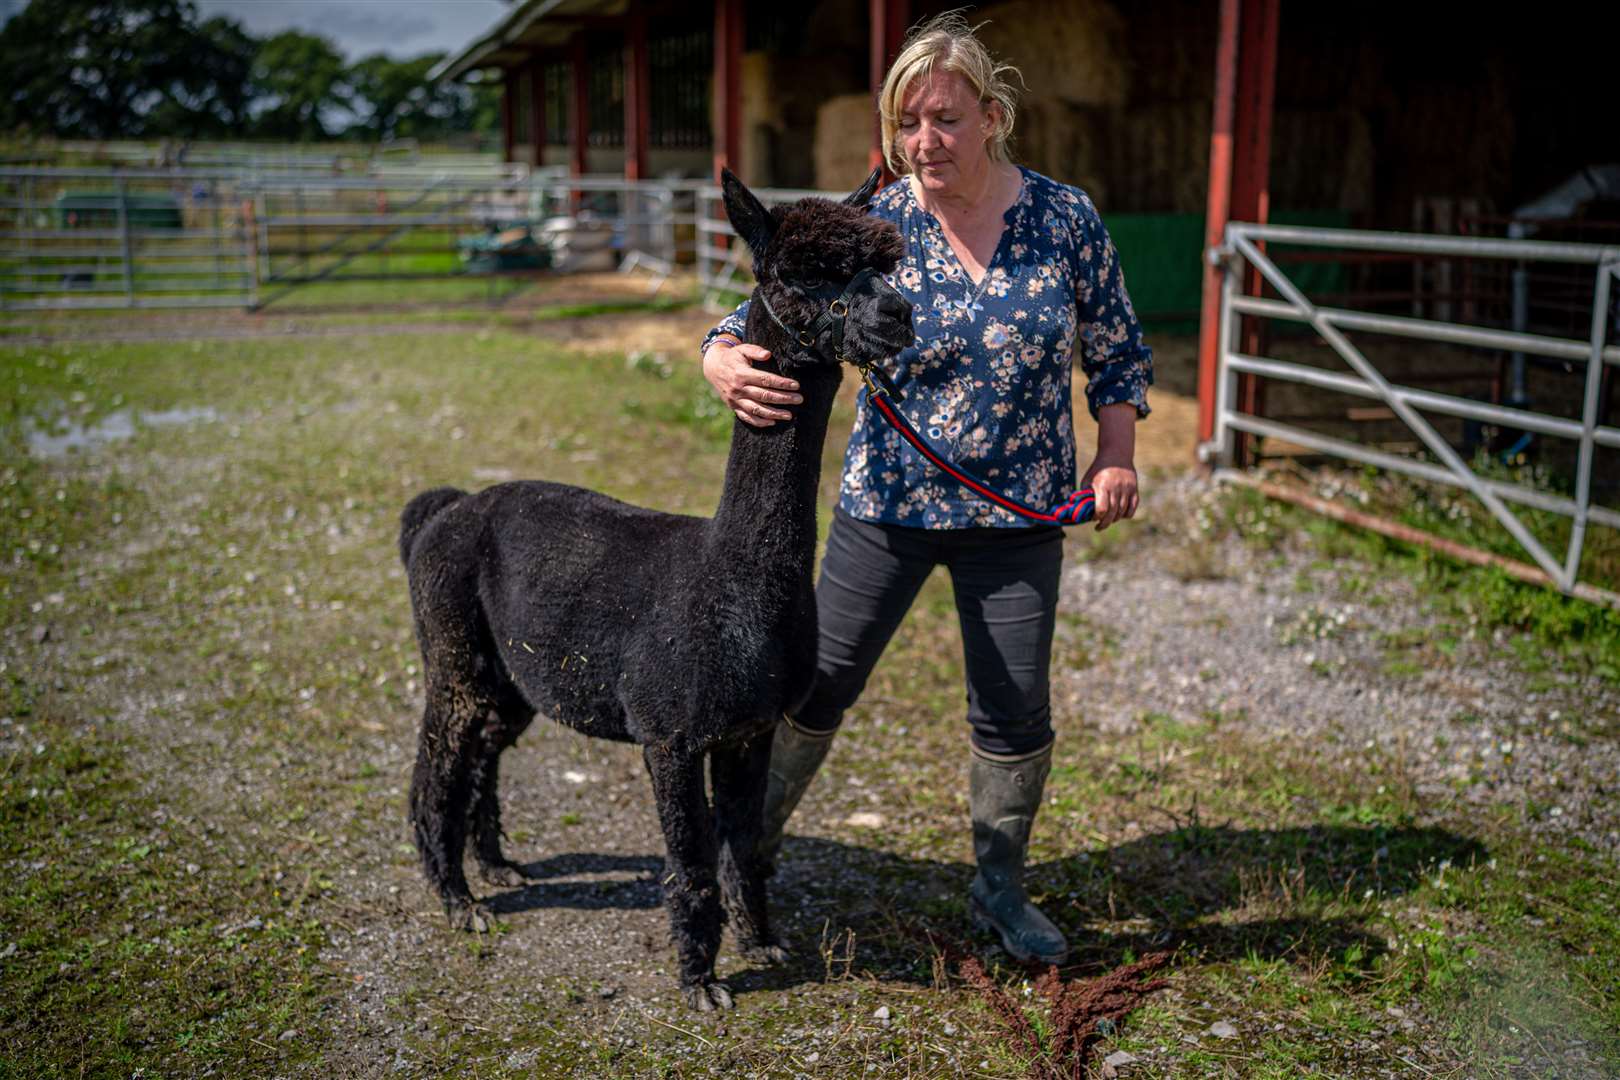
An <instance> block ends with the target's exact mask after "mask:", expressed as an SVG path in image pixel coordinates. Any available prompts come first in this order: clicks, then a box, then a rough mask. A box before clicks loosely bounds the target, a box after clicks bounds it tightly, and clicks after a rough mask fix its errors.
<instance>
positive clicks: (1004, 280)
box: [704, 169, 1153, 529]
mask: <svg viewBox="0 0 1620 1080" xmlns="http://www.w3.org/2000/svg"><path fill="white" fill-rule="evenodd" d="M1020 171H1021V172H1022V173H1023V178H1024V184H1023V190H1022V192H1021V193H1020V194H1019V196H1018V200H1017V201H1016V202H1015V203H1014V204H1013V206H1012V207H1011V208H1009V209H1008V211H1007V216H1006V222H1007V226H1006V229H1005V230H1004V231H1003V232H1002V235H1001V243H1000V245H999V246H998V247H997V248H996V251H995V254H994V256H992V258H991V260H990V263H989V266H988V267H987V269H986V271H985V274H984V276H983V278H982V279H981V280H980V281H979V283H978V284H977V285H975V284H974V283H973V281H972V279H971V278H969V277H968V275H967V272H966V271H965V270H964V269H963V268H962V264H961V263H960V261H958V259H957V257H956V253H955V252H954V251H953V250H952V249H951V246H950V244H949V243H948V242H947V241H946V239H945V236H944V233H943V232H942V231H941V229H940V225H939V221H938V220H937V219H936V218H935V217H934V215H933V214H930V213H929V212H928V211H926V210H924V209H923V208H922V207H921V206H920V205H919V204H918V202H917V199H916V196H915V195H914V194H913V192H912V190H911V184H910V183H909V182H908V181H906V180H905V179H904V178H902V179H900V180H898V181H896V182H895V183H893V184H890V185H889V186H888V187H886V188H884V189H883V190H882V191H880V192H878V193H877V194H876V195H875V196H874V197H873V199H872V206H871V213H873V214H874V215H876V216H877V217H880V218H884V219H886V220H888V221H892V222H894V223H895V225H897V226H898V227H899V229H900V235H901V237H902V238H903V239H904V240H905V255H904V256H903V257H902V259H901V261H900V265H899V266H897V267H896V268H895V272H894V273H893V274H890V275H888V276H887V280H888V282H889V284H891V285H893V286H894V287H895V288H896V289H898V290H899V291H900V293H901V295H902V296H904V297H906V299H908V300H910V301H911V303H912V306H913V307H912V322H913V326H914V328H915V330H916V335H917V339H916V341H915V343H913V345H912V346H911V347H910V348H908V349H905V350H903V351H902V352H900V353H899V355H897V356H896V357H894V358H893V359H892V360H890V361H889V363H888V364H887V369H888V372H889V374H890V375H891V376H893V378H894V381H895V383H896V384H898V386H899V387H900V389H901V390H902V391H903V392H904V394H905V398H906V400H905V401H904V402H903V403H902V404H901V405H899V406H898V407H899V408H901V409H902V410H904V411H905V412H906V414H907V416H909V417H910V418H911V421H912V423H913V425H915V426H916V427H917V429H918V430H919V431H921V432H922V433H923V434H924V435H926V436H927V437H928V439H929V441H930V442H932V443H933V445H934V446H935V448H936V449H938V450H940V451H941V452H943V453H944V454H946V455H947V456H948V457H951V458H953V459H955V460H956V461H957V462H958V463H960V464H961V465H962V466H963V467H965V468H966V469H967V470H968V471H969V472H973V473H976V474H977V475H978V476H979V478H980V479H982V480H984V481H986V482H987V483H989V484H990V485H991V486H993V487H995V488H997V489H998V490H1000V491H1003V492H1005V493H1006V494H1008V495H1010V496H1012V497H1013V498H1014V499H1017V500H1020V501H1022V502H1024V503H1026V504H1028V505H1033V506H1050V505H1053V504H1054V503H1056V502H1057V501H1058V498H1059V497H1060V496H1062V495H1066V494H1068V493H1069V492H1070V491H1072V490H1073V489H1074V486H1075V460H1074V458H1075V453H1074V431H1073V424H1072V420H1071V415H1072V412H1071V409H1072V406H1071V403H1070V397H1069V382H1070V370H1071V359H1072V357H1073V355H1074V353H1075V350H1076V342H1077V340H1078V346H1079V353H1080V366H1081V368H1082V370H1084V372H1085V374H1086V402H1087V404H1088V405H1089V406H1090V408H1091V415H1092V417H1093V419H1095V418H1096V416H1097V410H1098V409H1099V408H1101V407H1102V406H1104V405H1113V404H1119V403H1123V402H1128V403H1130V404H1132V405H1134V406H1136V411H1137V414H1138V415H1139V416H1146V415H1147V414H1148V405H1147V388H1148V386H1149V385H1150V384H1151V383H1152V382H1153V354H1152V351H1151V350H1150V349H1148V347H1147V346H1146V345H1145V344H1143V342H1142V328H1141V326H1140V325H1139V324H1138V323H1137V321H1136V313H1135V312H1134V311H1132V309H1131V301H1130V297H1129V296H1127V295H1126V292H1125V279H1124V276H1123V274H1122V273H1121V271H1120V267H1119V260H1118V258H1117V257H1116V255H1115V253H1114V246H1113V244H1112V242H1111V241H1110V240H1109V239H1108V231H1107V230H1106V229H1105V228H1103V223H1102V219H1101V218H1100V217H1099V216H1098V215H1097V208H1096V207H1095V206H1093V205H1092V203H1091V200H1090V199H1089V198H1088V197H1087V196H1086V194H1085V192H1083V191H1081V190H1080V189H1078V188H1074V187H1070V186H1069V185H1067V184H1060V183H1058V182H1056V181H1055V180H1051V179H1048V178H1047V177H1045V176H1042V175H1041V174H1040V173H1037V172H1034V171H1033V170H1031V169H1021V170H1020ZM747 317H748V304H747V302H746V301H745V302H744V303H743V304H742V306H740V307H739V308H737V310H736V311H734V312H732V313H731V314H730V315H727V316H726V317H725V318H724V319H723V320H722V321H721V323H720V325H719V326H717V327H715V328H714V330H712V331H710V333H709V336H708V337H706V338H705V339H704V346H705V347H707V346H708V343H709V338H712V337H713V336H714V335H715V334H718V333H728V334H731V335H733V336H735V337H737V338H742V337H743V335H744V333H745V329H746V327H747ZM860 393H861V396H860V399H859V402H858V405H857V409H856V414H855V431H854V433H853V434H852V435H851V436H850V440H849V449H848V450H847V452H846V453H845V454H844V478H843V486H842V492H841V495H840V498H839V506H840V507H841V508H842V509H843V510H844V512H845V513H847V514H849V515H851V516H852V517H855V518H859V519H861V520H863V521H875V522H885V523H889V524H895V525H910V526H914V527H920V528H925V529H957V528H965V527H969V526H977V525H993V526H1026V525H1028V524H1029V523H1028V522H1026V521H1024V520H1023V519H1022V518H1019V517H1017V516H1015V515H1013V514H1012V513H1010V512H1008V511H1006V510H1003V509H1002V508H1000V507H998V506H994V505H992V504H991V503H989V502H986V501H985V500H983V499H981V498H979V497H978V496H976V495H974V494H973V493H972V492H970V491H968V490H967V489H965V488H963V487H961V486H960V485H958V484H956V483H955V482H954V481H952V480H951V479H950V478H949V477H947V476H944V475H942V474H941V473H940V472H939V471H938V470H936V469H935V468H934V467H933V466H932V465H930V464H929V463H928V462H927V461H926V460H925V459H924V458H923V457H922V455H920V454H918V453H917V451H916V450H915V449H913V448H912V447H911V446H910V444H908V443H906V442H905V441H904V440H903V439H901V438H900V436H899V434H898V433H897V432H895V431H894V430H893V429H892V428H890V427H889V425H888V424H887V423H885V422H884V420H883V418H882V417H881V416H879V415H878V414H877V413H876V411H875V410H873V409H871V408H868V407H867V405H866V390H865V389H864V388H862V390H861V392H860Z"/></svg>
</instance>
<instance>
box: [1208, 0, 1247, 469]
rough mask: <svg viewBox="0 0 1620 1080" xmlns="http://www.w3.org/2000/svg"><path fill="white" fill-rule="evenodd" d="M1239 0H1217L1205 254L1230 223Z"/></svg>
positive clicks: (1211, 393) (1216, 308)
mask: <svg viewBox="0 0 1620 1080" xmlns="http://www.w3.org/2000/svg"><path fill="white" fill-rule="evenodd" d="M1241 4H1242V0H1221V13H1220V28H1219V36H1218V37H1217V38H1216V44H1215V114H1214V117H1213V118H1212V121H1211V124H1210V136H1209V195H1208V198H1207V200H1206V202H1205V209H1204V250H1205V251H1208V250H1209V249H1210V248H1212V247H1215V246H1217V245H1218V244H1219V243H1220V242H1221V237H1222V236H1223V235H1224V234H1225V232H1226V223H1227V221H1229V220H1230V219H1231V205H1232V203H1231V199H1232V114H1233V112H1234V111H1235V106H1236V97H1237V48H1238V18H1239V8H1240V6H1241ZM1221 275H1222V270H1221V268H1220V267H1219V266H1209V265H1205V267H1204V293H1203V300H1202V302H1201V303H1200V305H1199V320H1198V441H1199V443H1200V444H1202V443H1206V442H1208V441H1209V440H1210V439H1211V438H1213V437H1214V435H1215V378H1216V371H1215V353H1216V351H1217V348H1218V342H1217V335H1218V333H1219V329H1220V307H1221Z"/></svg>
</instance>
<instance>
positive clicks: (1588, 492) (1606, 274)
mask: <svg viewBox="0 0 1620 1080" xmlns="http://www.w3.org/2000/svg"><path fill="white" fill-rule="evenodd" d="M1266 242H1272V243H1281V244H1291V245H1302V246H1307V247H1319V248H1334V249H1349V250H1361V251H1368V250H1373V251H1389V252H1405V253H1422V254H1429V255H1449V256H1455V257H1462V258H1470V259H1499V260H1510V261H1513V262H1515V263H1519V264H1522V263H1525V262H1530V261H1551V262H1560V263H1569V264H1584V265H1589V266H1591V267H1593V268H1594V270H1595V274H1594V285H1593V290H1592V307H1591V313H1592V314H1591V333H1590V336H1589V338H1588V339H1587V340H1586V341H1579V340H1576V339H1572V338H1556V337H1551V336H1548V335H1541V334H1529V333H1523V332H1513V331H1506V330H1496V329H1492V328H1489V327H1483V326H1471V325H1461V324H1456V323H1452V322H1450V321H1449V320H1443V319H1426V318H1406V317H1396V316H1390V315H1380V314H1374V313H1369V312H1356V311H1348V310H1345V309H1342V308H1333V307H1324V306H1319V305H1316V304H1313V303H1312V302H1311V301H1310V300H1309V299H1307V298H1306V296H1305V295H1304V293H1303V292H1301V290H1300V289H1299V288H1298V287H1297V286H1296V285H1295V283H1294V282H1293V281H1292V280H1290V279H1289V277H1288V275H1287V274H1286V273H1284V272H1283V271H1282V270H1280V269H1279V268H1278V266H1277V264H1276V262H1275V261H1273V260H1272V259H1271V258H1270V257H1269V255H1268V254H1267V253H1266V252H1265V251H1264V250H1262V247H1261V245H1262V244H1264V243H1266ZM1212 256H1213V257H1215V258H1217V259H1219V260H1220V261H1221V263H1222V265H1223V273H1224V281H1223V287H1222V291H1221V306H1220V315H1219V318H1220V332H1219V334H1218V350H1217V352H1218V366H1217V383H1216V388H1215V390H1216V401H1215V412H1216V419H1215V434H1214V438H1213V439H1212V440H1211V442H1210V443H1209V444H1207V445H1206V446H1204V447H1201V448H1200V453H1201V455H1202V456H1204V457H1205V459H1206V460H1213V461H1215V462H1217V463H1219V464H1222V465H1230V464H1231V460H1232V453H1233V446H1232V442H1233V439H1232V433H1233V432H1236V431H1242V432H1248V433H1250V434H1254V435H1259V436H1266V437H1271V438H1276V439H1281V440H1285V441H1288V442H1291V443H1294V444H1296V445H1299V446H1302V447H1305V448H1306V449H1309V450H1313V451H1315V452H1317V453H1321V454H1327V455H1330V456H1336V457H1341V458H1344V459H1347V460H1351V461H1357V462H1361V463H1364V464H1369V465H1375V466H1377V467H1379V468H1383V469H1387V470H1390V471H1392V472H1399V473H1404V474H1406V475H1410V476H1416V477H1419V478H1422V479H1425V480H1429V481H1432V482H1437V483H1442V484H1448V485H1451V486H1455V487H1460V488H1463V489H1465V490H1467V491H1469V492H1471V493H1472V494H1473V495H1474V496H1475V497H1476V498H1478V499H1479V501H1480V502H1481V503H1482V504H1483V505H1484V506H1485V507H1486V508H1487V509H1488V510H1489V511H1490V513H1491V515H1492V516H1493V517H1494V518H1495V519H1496V520H1497V521H1498V522H1499V523H1500V524H1501V525H1502V526H1503V528H1505V529H1506V530H1507V531H1508V532H1509V534H1510V535H1512V536H1513V538H1514V539H1515V540H1516V541H1518V542H1519V544H1520V545H1521V546H1522V547H1523V548H1524V550H1525V551H1526V552H1527V553H1528V554H1529V555H1530V557H1531V558H1532V559H1533V560H1534V562H1535V563H1536V565H1537V566H1539V567H1540V569H1541V572H1542V573H1543V574H1544V575H1545V579H1546V580H1547V581H1549V582H1550V583H1552V584H1554V585H1556V586H1557V587H1558V588H1559V589H1560V590H1562V591H1564V592H1567V593H1573V592H1577V591H1579V592H1580V593H1581V594H1582V595H1587V596H1591V595H1596V594H1601V595H1602V596H1604V597H1605V598H1607V597H1610V596H1612V594H1608V593H1605V592H1604V591H1603V590H1595V589H1593V588H1592V587H1591V586H1587V585H1583V584H1582V583H1581V582H1580V580H1579V578H1580V565H1581V554H1582V549H1583V545H1584V542H1585V535H1586V528H1587V525H1588V523H1589V522H1595V523H1597V524H1602V525H1606V526H1609V527H1620V513H1616V512H1615V511H1612V510H1607V509H1604V508H1602V507H1596V506H1593V505H1592V468H1593V459H1594V454H1595V450H1596V448H1597V447H1599V446H1603V447H1609V448H1620V428H1615V427H1611V426H1606V425H1602V424H1599V423H1598V414H1599V404H1600V396H1601V395H1600V388H1601V386H1602V384H1603V372H1604V369H1605V366H1606V365H1617V364H1620V348H1617V347H1615V346H1611V345H1609V344H1608V334H1609V322H1610V296H1611V290H1612V288H1613V283H1614V279H1615V278H1616V277H1617V276H1620V248H1615V247H1606V246H1602V245H1595V244H1574V243H1546V242H1536V241H1527V240H1513V239H1509V240H1487V239H1476V238H1467V237H1450V236H1419V235H1409V234H1405V233H1381V232H1353V231H1349V230H1341V229H1304V228H1290V227H1286V226H1268V225H1253V224H1246V223H1241V222H1234V223H1232V224H1230V225H1228V227H1227V231H1226V236H1225V240H1224V243H1223V245H1222V247H1221V248H1220V249H1218V250H1217V251H1215V252H1213V253H1212ZM1245 266H1247V267H1250V268H1252V269H1254V270H1255V271H1257V272H1258V273H1259V274H1260V275H1261V276H1262V277H1263V278H1264V280H1265V281H1266V282H1267V283H1268V284H1269V285H1270V286H1271V287H1272V288H1273V289H1274V290H1276V292H1277V294H1278V296H1279V297H1280V298H1281V299H1278V300H1272V299H1264V298H1260V297H1252V296H1243V295H1240V294H1239V288H1240V285H1239V282H1240V281H1241V278H1242V275H1243V274H1244V272H1245V271H1244V267H1245ZM1242 315H1250V316H1259V317H1263V318H1273V319H1282V320H1288V321H1293V322H1301V323H1305V324H1307V325H1309V326H1311V327H1312V328H1313V329H1314V330H1315V331H1316V333H1317V334H1318V335H1319V336H1320V337H1321V338H1322V340H1323V341H1325V342H1326V343H1327V344H1328V345H1329V346H1330V347H1331V348H1332V349H1333V351H1334V353H1335V354H1336V355H1337V356H1338V357H1339V359H1341V360H1342V361H1343V362H1344V363H1345V365H1346V366H1347V367H1349V368H1350V370H1351V372H1352V373H1353V374H1348V375H1347V374H1340V373H1335V372H1329V371H1325V370H1322V369H1320V368H1313V367H1309V366H1306V365H1301V364H1294V363H1288V362H1284V361H1281V360H1276V359H1272V358H1267V357H1258V356H1250V355H1245V354H1244V353H1242V352H1240V351H1239V349H1238V348H1237V342H1236V337H1237V334H1236V326H1237V322H1238V319H1239V317H1240V316H1242ZM1345 330H1361V331H1370V332H1375V333H1381V334H1389V335H1394V336H1399V337H1407V338H1415V339H1420V340H1428V341H1437V342H1446V343H1450V344H1457V345H1466V346H1472V347H1481V348H1490V349H1500V350H1508V351H1514V352H1517V353H1520V354H1523V353H1532V354H1537V355H1542V356H1548V357H1555V358H1560V359H1564V360H1566V361H1580V362H1583V363H1584V364H1585V365H1586V366H1585V372H1584V376H1585V378H1584V385H1583V391H1582V397H1581V419H1580V420H1579V421H1574V420H1570V419H1568V418H1564V417H1558V416H1553V415H1551V414H1547V413H1540V412H1536V411H1535V410H1532V409H1528V408H1516V407H1510V406H1503V405H1494V404H1489V403H1483V402H1477V401H1472V400H1469V399H1466V398H1462V397H1458V396H1455V395H1449V394H1443V393H1436V392H1433V391H1429V390H1423V389H1419V388H1415V387H1410V386H1404V385H1400V384H1397V383H1394V382H1392V381H1391V380H1390V379H1388V378H1387V377H1386V376H1385V375H1384V374H1383V373H1382V372H1380V371H1379V370H1378V368H1377V367H1376V365H1374V364H1373V363H1372V362H1371V361H1370V360H1369V359H1368V357H1367V356H1366V355H1365V354H1364V353H1363V352H1362V351H1361V350H1360V349H1358V348H1357V347H1356V346H1355V345H1354V344H1352V343H1351V342H1350V340H1349V339H1348V338H1347V337H1346V336H1345V333H1344V331H1345ZM1240 373H1245V374H1249V375H1254V376H1263V377H1266V378H1271V379H1279V380H1284V381H1288V382H1295V383H1303V384H1307V385H1312V386H1317V387H1320V388H1323V389H1329V390H1333V391H1336V392H1339V393H1347V394H1353V395H1356V396H1359V397H1364V398H1371V399H1374V400H1377V401H1380V402H1382V403H1383V404H1384V405H1385V406H1387V407H1388V408H1389V410H1390V411H1391V412H1393V413H1394V414H1395V416H1396V417H1397V418H1399V419H1400V420H1401V421H1402V422H1403V423H1404V424H1405V425H1406V427H1407V428H1408V429H1409V430H1410V431H1411V432H1412V433H1413V434H1414V435H1416V436H1417V437H1418V439H1419V440H1420V441H1421V443H1422V444H1423V446H1424V447H1425V448H1426V449H1427V450H1428V451H1429V453H1430V454H1431V455H1433V457H1434V458H1435V459H1436V461H1437V462H1438V464H1431V463H1428V462H1424V461H1420V460H1417V459H1414V458H1409V457H1402V456H1399V455H1395V454H1389V453H1385V452H1383V451H1379V450H1376V449H1374V448H1372V447H1368V446H1363V445H1361V444H1358V443H1355V442H1351V441H1349V440H1343V439H1336V438H1332V437H1330V436H1327V435H1324V434H1322V433H1320V432H1316V431H1311V430H1309V429H1306V428H1303V427H1300V426H1297V425H1293V424H1286V423H1281V422H1278V421H1276V420H1272V419H1267V418H1265V417H1262V416H1257V415H1253V414H1251V413H1246V412H1243V411H1240V410H1239V408H1238V407H1237V404H1236V400H1237V393H1236V379H1237V376H1238V375H1239V374H1240ZM1419 410H1422V412H1420V411H1419ZM1424 413H1433V414H1439V415H1443V416H1452V417H1462V418H1468V419H1475V420H1481V421H1487V422H1492V423H1499V424H1503V425H1507V426H1512V427H1515V428H1519V429H1522V430H1528V431H1536V432H1539V433H1542V434H1547V435H1552V436H1555V437H1560V438H1567V439H1573V440H1575V441H1576V443H1577V457H1576V464H1575V474H1574V482H1575V491H1574V494H1573V497H1564V496H1559V495H1555V494H1552V493H1549V492H1545V491H1541V490H1538V489H1534V488H1531V487H1528V486H1526V485H1522V484H1511V483H1506V482H1503V481H1500V480H1495V479H1491V478H1487V477H1481V476H1479V475H1478V474H1477V473H1475V472H1474V470H1473V469H1472V468H1470V466H1469V465H1468V463H1467V462H1465V461H1464V460H1463V458H1462V456H1461V455H1460V454H1459V453H1458V452H1457V450H1456V449H1455V448H1454V447H1453V446H1452V445H1451V444H1450V443H1449V442H1448V441H1447V440H1446V439H1445V438H1444V437H1442V436H1441V434H1440V433H1439V432H1438V431H1437V430H1436V429H1435V427H1434V425H1433V424H1432V423H1431V422H1430V421H1429V419H1428V418H1427V417H1426V416H1425V415H1423V414H1424ZM1509 502H1512V503H1517V504H1519V505H1525V506H1532V507H1536V508H1538V509H1542V510H1547V511H1551V512H1553V513H1557V514H1562V515H1564V516H1566V517H1569V518H1571V519H1572V528H1571V531H1570V537H1569V542H1568V544H1567V546H1566V547H1565V550H1564V552H1563V553H1562V558H1559V557H1558V556H1556V555H1555V554H1554V553H1553V552H1551V551H1549V550H1548V548H1547V547H1546V546H1545V545H1544V544H1542V543H1541V541H1540V540H1538V539H1537V538H1536V537H1535V536H1534V535H1532V534H1531V533H1530V531H1529V530H1528V529H1527V528H1526V527H1525V525H1524V523H1523V522H1522V521H1521V520H1520V519H1519V517H1518V515H1517V514H1515V513H1514V512H1513V510H1512V509H1510V508H1509V507H1508V505H1507V504H1508V503H1509ZM1613 599H1614V600H1615V601H1620V596H1615V597H1613Z"/></svg>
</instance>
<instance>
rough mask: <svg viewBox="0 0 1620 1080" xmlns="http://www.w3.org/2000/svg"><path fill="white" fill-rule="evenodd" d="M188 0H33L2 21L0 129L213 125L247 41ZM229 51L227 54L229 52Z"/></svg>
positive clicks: (94, 133)
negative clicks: (201, 15)
mask: <svg viewBox="0 0 1620 1080" xmlns="http://www.w3.org/2000/svg"><path fill="white" fill-rule="evenodd" d="M210 25H211V30H210V31H209V32H207V33H204V32H203V31H202V30H200V29H199V27H198V26H197V12H196V8H195V6H194V5H193V4H192V3H191V2H190V0H33V2H32V3H30V4H29V5H28V6H27V7H25V8H23V9H22V10H21V11H20V12H18V13H17V14H16V15H15V16H13V17H12V18H11V20H10V21H8V22H7V23H6V24H5V25H4V27H0V72H4V73H5V75H4V77H3V78H0V130H12V131H34V132H47V133H51V134H57V135H76V136H88V137H91V138H113V137H128V136H138V135H145V134H151V133H165V134H168V133H172V134H180V135H191V134H203V133H206V132H210V131H217V130H220V129H221V128H222V127H224V126H225V125H227V124H229V123H230V122H231V121H232V120H236V119H240V117H239V115H237V116H233V115H231V114H230V109H231V108H232V107H233V105H240V104H241V103H243V102H245V99H246V88H245V80H244V76H245V73H246V64H245V58H246V55H247V54H246V52H245V51H244V49H245V43H246V42H247V41H249V40H250V39H248V38H247V36H246V35H245V34H244V33H242V31H241V30H240V28H239V27H236V26H235V24H234V23H231V22H230V21H229V20H223V19H215V20H210ZM233 50H234V51H233Z"/></svg>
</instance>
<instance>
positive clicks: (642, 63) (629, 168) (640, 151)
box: [624, 4, 652, 180]
mask: <svg viewBox="0 0 1620 1080" xmlns="http://www.w3.org/2000/svg"><path fill="white" fill-rule="evenodd" d="M624 37H625V48H624V178H625V179H626V180H645V179H646V178H647V175H648V171H649V170H648V168H647V141H648V133H649V132H650V131H651V130H652V92H651V88H650V85H649V73H650V65H649V64H648V62H647V14H646V12H644V11H643V10H641V5H640V4H632V5H631V8H630V14H629V15H628V16H627V17H626V19H625V27H624Z"/></svg>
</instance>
